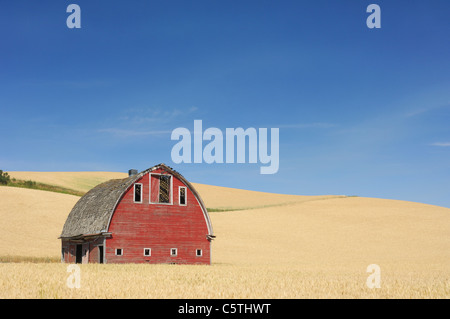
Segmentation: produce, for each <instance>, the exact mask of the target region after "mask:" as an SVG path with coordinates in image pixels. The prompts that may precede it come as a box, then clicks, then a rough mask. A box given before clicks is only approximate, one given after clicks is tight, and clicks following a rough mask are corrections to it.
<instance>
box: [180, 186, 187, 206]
mask: <svg viewBox="0 0 450 319" xmlns="http://www.w3.org/2000/svg"><path fill="white" fill-rule="evenodd" d="M178 193H179V204H180V205H186V187H181V186H180V187H179V188H178Z"/></svg>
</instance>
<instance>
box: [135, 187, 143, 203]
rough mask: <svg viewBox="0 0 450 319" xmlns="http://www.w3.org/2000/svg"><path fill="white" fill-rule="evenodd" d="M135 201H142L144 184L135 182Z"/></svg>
mask: <svg viewBox="0 0 450 319" xmlns="http://www.w3.org/2000/svg"><path fill="white" fill-rule="evenodd" d="M134 202H135V203H142V184H134Z"/></svg>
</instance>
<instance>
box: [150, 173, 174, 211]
mask: <svg viewBox="0 0 450 319" xmlns="http://www.w3.org/2000/svg"><path fill="white" fill-rule="evenodd" d="M149 175H150V178H149V181H148V183H149V186H150V187H149V191H148V194H149V198H148V202H149V203H150V204H156V205H173V175H172V174H160V173H150V174H149ZM152 175H158V176H170V203H160V202H152ZM160 187H161V186H160ZM158 200H159V188H158Z"/></svg>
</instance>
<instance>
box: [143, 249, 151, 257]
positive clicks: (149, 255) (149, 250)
mask: <svg viewBox="0 0 450 319" xmlns="http://www.w3.org/2000/svg"><path fill="white" fill-rule="evenodd" d="M147 249H148V252H149V254H148V255H146V254H145V251H146V250H147ZM151 255H152V249H151V248H144V256H145V257H151Z"/></svg>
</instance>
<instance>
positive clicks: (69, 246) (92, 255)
mask: <svg viewBox="0 0 450 319" xmlns="http://www.w3.org/2000/svg"><path fill="white" fill-rule="evenodd" d="M103 244H104V238H103V237H101V236H100V237H95V238H89V239H85V240H76V241H75V240H64V239H63V240H62V244H61V248H63V249H64V260H62V261H63V262H65V263H75V262H76V248H77V245H82V252H83V257H82V263H83V264H84V263H98V262H99V249H98V246H99V245H103Z"/></svg>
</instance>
